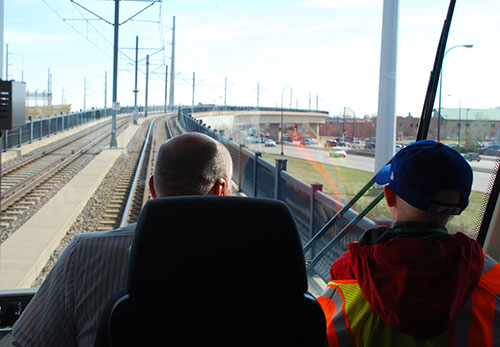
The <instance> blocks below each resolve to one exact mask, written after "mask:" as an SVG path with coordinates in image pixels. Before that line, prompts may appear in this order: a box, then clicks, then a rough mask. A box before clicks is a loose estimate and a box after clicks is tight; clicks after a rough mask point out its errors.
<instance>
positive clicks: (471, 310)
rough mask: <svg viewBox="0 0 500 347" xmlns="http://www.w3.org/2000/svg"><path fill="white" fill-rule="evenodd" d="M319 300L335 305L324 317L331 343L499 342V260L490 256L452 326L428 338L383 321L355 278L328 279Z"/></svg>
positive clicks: (428, 344) (421, 344) (466, 344)
mask: <svg viewBox="0 0 500 347" xmlns="http://www.w3.org/2000/svg"><path fill="white" fill-rule="evenodd" d="M318 301H319V302H320V304H321V306H322V307H323V308H324V310H325V307H326V306H327V305H328V304H329V303H331V304H333V307H334V309H332V308H330V311H329V312H328V315H327V317H326V320H327V332H328V338H329V341H330V345H331V346H352V345H353V344H354V345H356V346H370V345H381V346H382V345H401V346H449V345H450V344H453V346H456V347H462V346H479V345H481V346H500V264H499V263H497V262H496V261H495V260H494V259H493V258H491V257H490V256H485V259H484V267H483V272H482V276H481V279H480V282H479V283H478V285H477V287H476V289H474V292H473V294H472V296H471V297H470V298H469V299H468V300H467V302H466V303H465V305H464V306H463V308H462V309H461V310H460V312H459V314H458V315H457V318H456V320H455V324H454V327H452V329H449V330H448V331H446V332H444V333H442V334H440V335H438V336H436V337H434V338H432V339H430V340H427V341H422V340H418V339H415V338H413V337H412V336H410V335H407V334H404V333H401V332H399V331H397V330H395V329H393V328H391V327H390V326H389V325H387V324H385V322H383V321H382V319H380V317H378V315H377V314H376V313H375V312H374V311H373V310H372V308H371V307H370V305H369V304H368V302H367V301H366V299H365V298H364V296H363V293H362V292H361V289H360V288H359V285H358V284H357V282H356V281H353V280H348V281H332V282H330V283H329V284H328V288H327V289H325V291H324V292H323V294H322V295H321V296H320V297H319V298H318ZM325 314H327V311H326V310H325ZM328 316H329V317H328ZM332 329H334V330H335V331H334V332H332V331H331V330H332Z"/></svg>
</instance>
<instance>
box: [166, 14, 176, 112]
mask: <svg viewBox="0 0 500 347" xmlns="http://www.w3.org/2000/svg"><path fill="white" fill-rule="evenodd" d="M174 85H175V16H174V19H173V26H172V55H171V58H170V99H169V101H168V105H169V106H170V109H171V110H173V109H174Z"/></svg>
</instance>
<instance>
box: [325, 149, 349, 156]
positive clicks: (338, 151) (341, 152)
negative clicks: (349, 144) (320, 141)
mask: <svg viewBox="0 0 500 347" xmlns="http://www.w3.org/2000/svg"><path fill="white" fill-rule="evenodd" d="M328 151H329V152H330V157H332V158H345V157H347V153H346V151H345V149H344V148H343V147H332V148H330V149H329V150H328Z"/></svg>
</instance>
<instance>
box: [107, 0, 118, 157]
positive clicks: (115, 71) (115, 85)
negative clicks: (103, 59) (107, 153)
mask: <svg viewBox="0 0 500 347" xmlns="http://www.w3.org/2000/svg"><path fill="white" fill-rule="evenodd" d="M119 26H120V0H115V22H114V24H113V27H114V40H113V114H112V117H111V140H110V142H109V147H110V148H116V147H117V142H116V114H117V113H118V108H119V106H118V102H117V94H118V28H119Z"/></svg>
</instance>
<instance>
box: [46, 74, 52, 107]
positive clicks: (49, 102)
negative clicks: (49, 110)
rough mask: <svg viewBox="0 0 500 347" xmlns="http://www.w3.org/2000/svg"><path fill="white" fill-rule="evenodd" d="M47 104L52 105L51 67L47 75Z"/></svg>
mask: <svg viewBox="0 0 500 347" xmlns="http://www.w3.org/2000/svg"><path fill="white" fill-rule="evenodd" d="M47 105H49V106H50V105H52V74H51V73H50V69H49V72H48V76H47Z"/></svg>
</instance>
